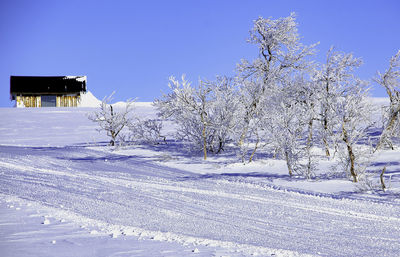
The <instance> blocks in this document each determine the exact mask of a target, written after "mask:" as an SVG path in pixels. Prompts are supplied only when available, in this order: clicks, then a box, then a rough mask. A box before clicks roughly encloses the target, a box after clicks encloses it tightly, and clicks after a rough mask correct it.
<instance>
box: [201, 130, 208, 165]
mask: <svg viewBox="0 0 400 257" xmlns="http://www.w3.org/2000/svg"><path fill="white" fill-rule="evenodd" d="M202 135H203V152H204V160H207V138H206V127H205V126H203V131H202Z"/></svg>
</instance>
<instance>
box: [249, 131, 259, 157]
mask: <svg viewBox="0 0 400 257" xmlns="http://www.w3.org/2000/svg"><path fill="white" fill-rule="evenodd" d="M256 136H257V141H256V146H255V147H254V150H253V152H252V153H251V155H250V158H249V163H250V162H251V161H252V160H253V157H254V154H255V153H256V151H257V148H258V143H259V142H260V137H259V136H258V132H257V130H256Z"/></svg>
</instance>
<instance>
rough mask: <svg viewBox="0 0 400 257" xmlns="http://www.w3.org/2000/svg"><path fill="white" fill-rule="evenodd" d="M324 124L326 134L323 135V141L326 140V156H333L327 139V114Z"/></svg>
mask: <svg viewBox="0 0 400 257" xmlns="http://www.w3.org/2000/svg"><path fill="white" fill-rule="evenodd" d="M323 125H324V135H323V139H322V141H323V142H324V145H325V154H326V156H328V157H329V156H331V154H330V152H329V144H328V140H327V138H326V137H327V134H328V119H327V117H326V116H325V117H324V120H323Z"/></svg>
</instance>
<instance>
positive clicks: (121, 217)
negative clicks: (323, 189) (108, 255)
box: [0, 146, 400, 256]
mask: <svg viewBox="0 0 400 257" xmlns="http://www.w3.org/2000/svg"><path fill="white" fill-rule="evenodd" d="M0 193H2V194H6V195H12V196H16V197H18V198H22V199H26V200H31V201H35V202H38V203H40V204H43V205H46V206H50V207H54V208H56V209H62V210H65V211H68V212H70V213H74V214H76V215H77V216H80V217H84V218H89V219H91V220H94V221H97V222H98V223H99V224H110V225H115V226H120V227H132V228H138V229H142V230H144V231H150V234H151V232H154V233H160V232H162V233H164V234H167V235H168V233H170V234H171V235H174V236H178V237H179V238H181V241H185V240H187V241H188V242H193V241H194V242H196V243H203V244H207V243H210V242H212V243H213V244H216V245H218V244H219V245H220V246H228V247H231V246H235V245H237V246H238V247H239V246H242V247H243V245H244V246H250V247H254V249H261V250H262V249H263V248H265V249H266V252H268V251H269V250H268V249H284V250H289V251H293V254H294V253H296V252H297V253H300V254H318V255H325V256H384V255H387V256H396V255H398V254H399V251H400V250H399V249H400V241H399V238H400V216H399V215H400V207H399V206H394V205H389V204H380V203H372V202H368V201H359V200H348V199H344V200H337V199H332V198H327V197H316V196H309V195H303V194H299V193H296V192H286V191H282V190H275V189H271V188H268V187H265V186H259V185H254V184H251V183H246V182H243V181H234V180H232V179H229V180H228V179H224V177H223V176H218V177H210V178H205V177H202V176H199V175H197V174H193V173H190V172H187V171H183V170H178V169H172V168H168V167H165V166H162V165H160V164H157V163H155V162H151V161H148V160H146V159H145V158H141V157H138V156H121V155H118V154H113V153H105V152H101V151H96V150H92V149H88V148H85V147H61V148H52V147H12V146H0ZM60 206H62V207H60ZM261 252H262V251H261ZM289 253H290V252H289Z"/></svg>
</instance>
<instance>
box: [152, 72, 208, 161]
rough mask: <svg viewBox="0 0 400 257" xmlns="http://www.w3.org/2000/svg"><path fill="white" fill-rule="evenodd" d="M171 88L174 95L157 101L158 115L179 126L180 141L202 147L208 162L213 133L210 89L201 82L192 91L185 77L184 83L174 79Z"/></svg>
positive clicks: (171, 80)
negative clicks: (210, 139)
mask: <svg viewBox="0 0 400 257" xmlns="http://www.w3.org/2000/svg"><path fill="white" fill-rule="evenodd" d="M168 86H169V88H170V90H171V92H170V93H168V94H164V95H163V96H162V98H161V99H156V100H155V101H154V105H155V106H156V108H157V111H158V115H159V116H160V117H161V118H164V119H171V120H173V121H174V122H175V123H176V124H177V125H178V131H177V137H178V138H180V139H182V140H184V141H187V142H189V143H191V144H192V145H194V146H196V147H199V148H200V149H201V150H202V151H203V156H204V160H206V159H207V151H208V149H209V147H210V145H209V143H208V139H209V138H210V137H209V135H210V132H211V130H210V124H211V122H210V111H211V101H210V93H211V89H210V87H208V86H207V85H206V84H205V83H202V82H201V81H200V83H199V85H198V86H197V87H192V86H191V83H190V82H189V81H188V80H186V78H185V75H182V80H181V82H179V81H178V80H177V79H176V78H175V77H173V76H171V77H170V79H169V84H168Z"/></svg>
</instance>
